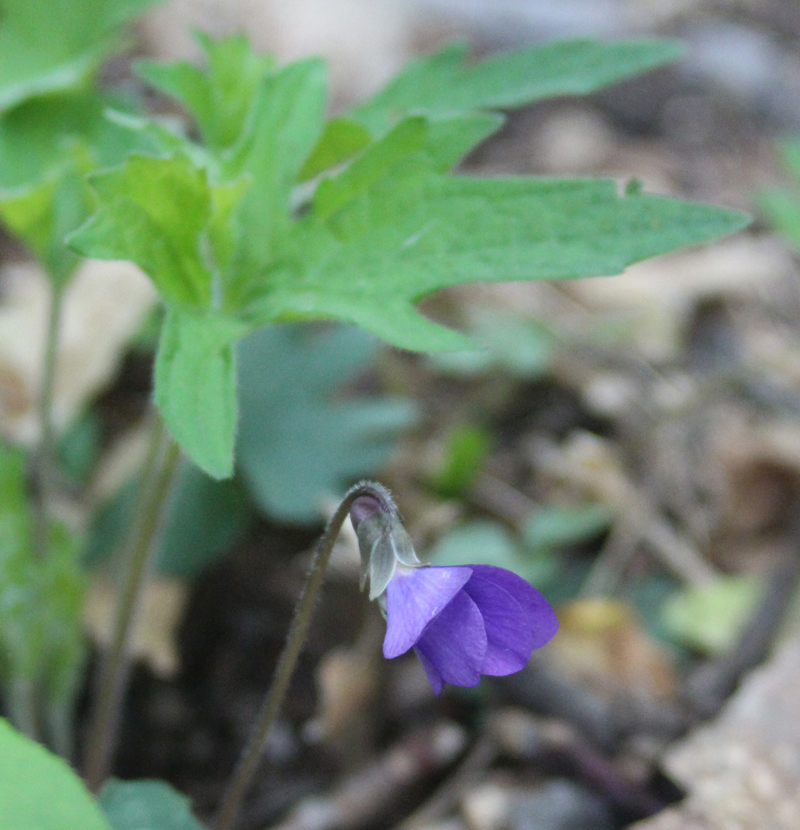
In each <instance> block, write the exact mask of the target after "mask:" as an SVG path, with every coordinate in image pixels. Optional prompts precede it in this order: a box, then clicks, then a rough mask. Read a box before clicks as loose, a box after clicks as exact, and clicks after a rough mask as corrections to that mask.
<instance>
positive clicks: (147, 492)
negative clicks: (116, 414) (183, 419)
mask: <svg viewBox="0 0 800 830" xmlns="http://www.w3.org/2000/svg"><path fill="white" fill-rule="evenodd" d="M179 454H180V453H179V450H178V445H177V444H176V443H175V441H174V440H173V439H172V438H171V437H170V435H169V433H168V432H167V431H166V429H165V427H164V423H163V421H162V420H161V418H160V416H158V415H155V422H154V424H153V433H152V440H151V444H150V449H149V452H148V455H147V459H146V461H145V466H144V469H143V471H142V475H141V479H140V482H139V492H138V497H137V504H136V512H135V514H134V516H133V521H132V524H131V527H130V530H129V535H128V538H127V540H126V544H125V546H124V548H123V554H122V560H121V565H122V568H121V570H122V590H121V595H120V598H119V604H118V606H117V618H116V621H115V627H114V636H113V639H112V642H111V645H110V647H109V649H108V652H107V653H106V655H105V657H104V659H103V663H102V665H101V668H100V674H99V678H98V683H97V687H96V691H95V703H94V706H95V708H94V712H93V716H92V721H91V725H90V727H89V739H88V744H87V750H86V767H85V777H86V782H87V784H88V786H89V788H90V789H91V790H92V791H93V792H96V791H97V790H98V789H99V788H100V787H101V786H102V784H103V783H104V781H105V780H106V778H107V777H108V774H109V771H110V768H111V764H112V761H113V757H114V752H115V750H116V746H117V740H118V733H119V724H120V719H121V714H122V704H123V701H124V696H125V689H126V686H127V683H128V676H129V674H130V666H131V659H130V645H131V635H132V632H133V625H134V623H135V621H136V612H137V609H138V607H139V604H140V600H141V597H142V591H143V588H144V585H145V583H146V581H147V578H148V576H149V572H150V567H151V564H152V559H153V554H154V552H155V548H156V543H157V541H158V537H159V531H160V529H161V526H162V524H163V521H164V517H165V515H166V512H167V507H168V505H169V495H170V490H171V485H172V481H173V479H174V476H175V471H176V469H177V464H178V458H179Z"/></svg>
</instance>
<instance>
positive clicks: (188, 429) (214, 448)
mask: <svg viewBox="0 0 800 830" xmlns="http://www.w3.org/2000/svg"><path fill="white" fill-rule="evenodd" d="M243 328H244V327H243V326H242V324H241V323H240V322H239V321H238V320H236V319H235V318H232V317H227V316H224V315H222V314H219V313H215V312H213V311H210V310H209V311H206V312H199V313H195V312H194V311H193V310H189V309H184V308H181V307H177V308H174V309H171V310H170V311H169V312H168V314H167V318H166V320H165V321H164V327H163V329H162V332H161V341H160V343H159V347H158V358H157V360H156V372H155V380H156V390H155V401H156V404H158V406H159V408H160V409H161V414H162V415H163V417H164V423H166V425H167V427H168V428H169V429H170V431H171V432H172V434H173V436H174V437H175V439H176V440H177V441H178V443H180V445H181V446H182V447H183V449H184V451H185V452H186V454H187V455H188V456H189V457H190V458H191V459H192V460H193V461H194V462H195V463H196V464H198V465H199V466H200V467H201V468H202V469H203V470H205V471H206V472H207V473H208V474H209V475H211V476H213V477H214V478H226V477H228V476H230V475H231V474H232V473H233V447H234V439H235V435H236V365H235V361H234V350H233V344H234V342H235V341H236V339H237V337H239V336H240V335H241V333H242V329H243Z"/></svg>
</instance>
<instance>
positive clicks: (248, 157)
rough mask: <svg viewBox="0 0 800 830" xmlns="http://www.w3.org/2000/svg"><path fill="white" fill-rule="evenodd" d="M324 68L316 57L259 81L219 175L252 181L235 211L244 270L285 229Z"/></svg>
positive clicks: (268, 253) (319, 114)
mask: <svg viewBox="0 0 800 830" xmlns="http://www.w3.org/2000/svg"><path fill="white" fill-rule="evenodd" d="M326 84H327V72H326V67H325V64H324V63H323V62H322V61H320V60H317V59H311V60H304V61H299V62H297V63H292V64H289V66H286V67H283V68H282V69H280V70H279V71H276V72H274V73H272V74H270V75H268V76H267V77H266V78H264V80H263V81H262V82H261V84H260V86H259V89H258V91H257V94H256V99H255V101H254V103H253V109H252V111H251V113H250V117H249V118H248V121H247V125H246V129H245V130H244V131H243V132H242V133H241V135H240V136H239V139H238V140H237V142H236V144H235V145H234V146H233V147H232V148H231V151H230V154H229V155H228V156H227V157H226V159H225V164H224V170H223V172H224V176H225V178H226V179H227V180H236V179H239V178H240V177H241V176H243V175H246V176H247V177H249V178H250V179H251V181H252V185H251V187H250V188H249V189H248V190H247V192H246V193H245V194H244V196H243V198H242V200H241V202H240V204H239V207H238V209H237V212H236V221H237V222H238V223H240V228H241V236H240V238H239V245H240V252H241V253H240V257H241V260H240V262H241V264H240V265H238V266H237V270H239V271H242V272H244V273H245V275H247V274H249V272H250V269H251V268H253V267H254V266H252V265H251V264H250V263H258V264H259V265H260V264H261V263H263V262H264V261H265V260H269V259H270V258H271V257H272V256H274V255H275V251H276V247H277V246H278V244H279V240H280V239H281V238H282V237H283V235H285V234H286V233H287V232H288V229H289V226H290V221H291V216H290V207H291V204H290V201H291V194H292V190H293V188H294V186H295V184H296V183H297V178H298V174H299V172H300V169H301V167H302V166H303V162H304V161H305V159H306V158H307V157H308V155H309V153H310V152H311V150H312V149H313V147H314V145H315V144H316V142H317V140H318V138H319V136H320V135H321V133H322V127H323V121H324V116H325V101H326Z"/></svg>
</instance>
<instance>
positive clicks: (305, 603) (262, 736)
mask: <svg viewBox="0 0 800 830" xmlns="http://www.w3.org/2000/svg"><path fill="white" fill-rule="evenodd" d="M365 495H369V496H373V497H374V498H377V499H378V500H379V501H383V500H385V499H386V498H387V497H388V493H387V492H386V491H385V490H384V488H383V487H381V486H380V485H373V484H371V483H369V482H361V483H360V484H357V485H356V486H355V487H353V488H352V489H351V490H350V491H349V492H348V493H347V495H346V496H345V497H344V500H343V501H342V503H341V504H340V505H339V507H338V508H337V509H336V512H335V513H334V514H333V516H332V517H331V519H330V521H329V522H328V525H327V527H326V528H325V532H324V533H323V534H322V536H321V537H320V539H319V541H318V542H317V546H316V548H315V550H314V559H313V561H312V563H311V570H310V572H309V575H308V579H307V580H306V584H305V586H304V588H303V592H302V594H301V595H300V599H299V600H298V601H297V606H296V608H295V612H294V617H293V619H292V623H291V626H290V627H289V633H288V634H287V636H286V643H285V645H284V647H283V651H282V652H281V656H280V658H279V659H278V666H277V668H276V669H275V675H274V677H273V678H272V685H271V686H270V688H269V691H268V692H267V694H266V697H265V698H264V702H263V704H262V707H261V712H260V714H259V716H258V720H257V721H256V724H255V727H254V728H253V731H252V733H251V736H250V740H249V742H248V744H247V746H246V747H245V750H244V752H243V754H242V757H241V759H240V760H239V764H238V766H237V767H236V770H235V771H234V773H233V776H232V777H231V780H230V783H229V784H228V787H227V790H226V791H225V795H224V796H223V799H222V805H221V806H220V810H219V814H218V816H217V821H216V824H215V827H216V830H231V828H232V827H233V825H234V823H235V821H236V817H237V816H238V814H239V810H240V809H241V804H242V799H243V798H244V796H245V793H246V792H247V790H248V789H249V787H250V784H251V782H252V780H253V776H254V775H255V773H256V770H257V768H258V763H259V761H260V759H261V753H262V749H263V746H264V741H265V740H266V738H267V735H268V734H269V731H270V729H271V728H272V724H273V723H274V722H275V718H276V717H277V716H278V713H279V712H280V707H281V703H282V702H283V697H284V695H285V694H286V689H287V688H288V686H289V681H290V680H291V677H292V674H293V673H294V667H295V663H296V662H297V658H298V657H299V655H300V650H301V648H302V646H303V642H304V641H305V638H306V633H307V631H308V626H309V623H310V622H311V614H312V612H313V610H314V602H315V601H316V598H317V594H318V593H319V589H320V587H321V586H322V580H323V577H324V576H325V569H326V568H327V565H328V560H329V559H330V555H331V552H332V551H333V546H334V543H335V542H336V538H337V537H338V535H339V531H340V530H341V529H342V525H343V524H344V521H345V519H346V518H347V515H348V512H349V510H350V505H351V504H352V503H353V502H354V501H355V500H356V499H357V498H358V497H359V496H365Z"/></svg>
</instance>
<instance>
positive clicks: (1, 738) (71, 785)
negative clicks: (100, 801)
mask: <svg viewBox="0 0 800 830" xmlns="http://www.w3.org/2000/svg"><path fill="white" fill-rule="evenodd" d="M0 816H2V817H3V825H4V826H5V827H7V828H9V830H11V828H13V830H77V828H80V830H111V828H110V825H109V824H108V822H107V821H106V820H105V818H104V817H103V814H102V812H101V811H100V808H99V807H98V806H97V804H95V802H94V800H93V799H92V797H91V796H90V795H89V792H88V791H87V790H86V788H85V787H84V786H83V784H82V783H81V780H80V779H79V778H78V776H77V775H76V774H75V773H74V772H73V771H72V770H71V769H70V768H69V766H68V765H67V764H66V762H64V761H62V760H61V759H60V758H57V757H56V756H55V755H51V754H50V753H49V752H48V751H47V750H46V749H45V748H44V747H43V746H41V745H40V744H37V743H35V742H34V741H31V740H29V739H28V738H25V737H23V736H22V735H20V734H19V733H18V732H15V731H14V730H13V729H12V728H11V727H10V726H9V725H8V723H6V721H4V720H2V719H0ZM192 830H195V828H192Z"/></svg>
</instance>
